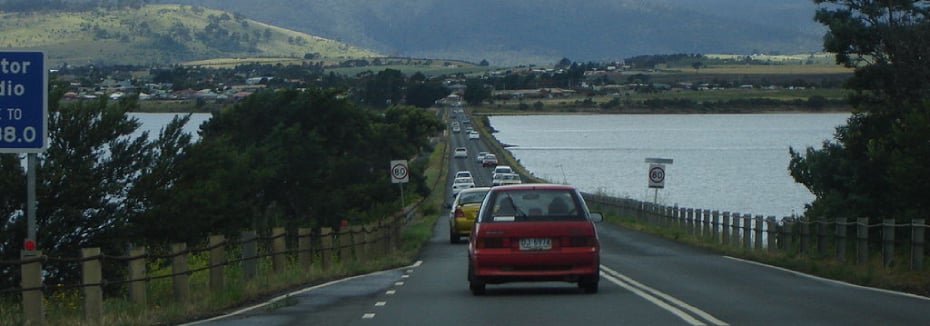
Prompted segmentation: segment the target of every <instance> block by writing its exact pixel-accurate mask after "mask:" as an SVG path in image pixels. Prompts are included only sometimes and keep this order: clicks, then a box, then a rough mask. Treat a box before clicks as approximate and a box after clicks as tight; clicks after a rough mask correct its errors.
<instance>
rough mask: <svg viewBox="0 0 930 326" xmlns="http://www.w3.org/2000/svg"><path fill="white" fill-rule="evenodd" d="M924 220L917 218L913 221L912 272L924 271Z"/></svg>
mask: <svg viewBox="0 0 930 326" xmlns="http://www.w3.org/2000/svg"><path fill="white" fill-rule="evenodd" d="M925 228H926V225H925V224H924V219H922V218H915V219H913V220H911V270H912V271H918V272H920V271H923V270H924V233H925V232H927V230H926V229H925Z"/></svg>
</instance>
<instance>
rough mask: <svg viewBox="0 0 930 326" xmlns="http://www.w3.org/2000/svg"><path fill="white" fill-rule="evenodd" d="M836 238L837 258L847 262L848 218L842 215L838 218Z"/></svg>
mask: <svg viewBox="0 0 930 326" xmlns="http://www.w3.org/2000/svg"><path fill="white" fill-rule="evenodd" d="M835 237H836V239H835V241H834V245H835V246H836V250H835V251H836V260H838V261H841V262H845V261H846V245H847V243H846V238H847V237H846V219H845V218H842V217H837V218H836V235H835Z"/></svg>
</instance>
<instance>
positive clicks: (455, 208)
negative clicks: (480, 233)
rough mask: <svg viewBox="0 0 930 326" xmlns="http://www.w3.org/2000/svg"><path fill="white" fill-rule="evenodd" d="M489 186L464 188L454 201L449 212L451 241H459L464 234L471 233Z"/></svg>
mask: <svg viewBox="0 0 930 326" xmlns="http://www.w3.org/2000/svg"><path fill="white" fill-rule="evenodd" d="M490 189H491V188H488V187H478V188H469V189H464V190H462V191H461V192H459V194H458V195H457V196H455V200H454V201H453V202H452V211H451V212H450V213H449V243H458V242H459V239H460V238H461V237H463V236H466V237H467V236H468V235H469V234H471V228H472V226H474V225H475V216H477V215H478V209H479V208H481V202H482V201H484V195H486V194H487V193H488V190H490Z"/></svg>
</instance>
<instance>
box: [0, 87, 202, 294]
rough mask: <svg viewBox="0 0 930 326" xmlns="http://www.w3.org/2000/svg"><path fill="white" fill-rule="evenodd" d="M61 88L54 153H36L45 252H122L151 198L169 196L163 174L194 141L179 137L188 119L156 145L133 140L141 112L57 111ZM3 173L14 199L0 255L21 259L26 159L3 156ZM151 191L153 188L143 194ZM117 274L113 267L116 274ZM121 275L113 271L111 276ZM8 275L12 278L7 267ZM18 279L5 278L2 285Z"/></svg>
mask: <svg viewBox="0 0 930 326" xmlns="http://www.w3.org/2000/svg"><path fill="white" fill-rule="evenodd" d="M62 89H63V87H62V85H57V86H55V87H54V88H53V90H52V91H51V92H50V95H49V96H50V98H51V99H52V100H50V101H49V118H48V128H49V147H48V149H47V150H46V151H45V152H44V153H42V154H40V155H38V162H37V168H36V176H37V177H36V201H37V203H38V205H37V211H36V230H37V238H38V239H37V242H38V247H39V249H40V250H43V252H45V253H46V254H49V255H55V256H65V257H78V256H80V251H79V250H80V249H81V248H89V247H100V248H102V249H103V251H104V252H112V253H121V252H123V251H124V250H125V248H126V244H127V243H129V242H130V241H131V240H132V239H133V234H132V233H131V232H126V231H127V229H128V228H130V225H132V224H133V223H134V221H136V219H137V218H138V217H139V216H140V215H141V214H142V212H144V211H145V210H146V209H147V208H149V205H150V204H151V202H150V198H151V196H159V195H163V194H164V192H165V191H166V190H167V189H165V187H162V186H159V184H164V183H170V182H171V178H170V176H169V175H167V174H164V172H166V167H168V166H171V165H172V164H173V161H174V160H175V159H176V157H177V155H178V154H179V152H181V151H182V148H183V147H184V146H186V145H187V142H188V141H189V140H190V138H189V137H185V136H184V135H183V134H181V133H180V130H181V127H182V126H183V125H184V123H186V118H176V119H175V120H174V121H173V122H172V123H171V124H169V125H168V126H166V127H165V128H164V129H163V130H162V134H161V135H159V137H158V138H156V139H154V140H150V139H149V135H148V133H147V132H143V133H141V135H134V133H135V132H136V130H137V129H138V127H139V121H138V120H137V119H135V118H130V117H129V116H128V115H126V112H128V111H130V110H131V109H132V108H134V107H136V106H137V103H136V100H135V99H133V98H126V99H123V100H120V101H118V102H115V103H114V102H110V101H108V100H107V99H106V98H102V99H100V100H93V101H81V102H77V103H75V104H74V105H70V106H66V107H59V105H58V103H59V102H58V100H57V99H60V98H61V95H62V94H63V92H62V91H61V90H62ZM2 157H3V158H2V160H0V164H2V165H3V171H5V172H4V174H3V175H2V176H0V178H2V181H0V183H2V184H4V185H8V186H10V188H4V189H11V191H10V192H11V193H12V195H8V197H5V198H3V202H2V205H3V206H2V207H0V212H2V214H3V215H2V216H5V217H7V218H5V219H3V220H2V222H3V223H2V224H0V230H2V232H0V234H3V235H4V236H2V237H0V257H2V259H17V258H18V257H19V250H20V249H21V247H20V244H21V243H22V241H23V239H24V238H25V233H26V225H25V224H26V221H25V217H24V215H25V205H26V203H25V198H23V197H25V196H21V195H19V194H23V195H25V186H24V185H22V183H23V180H25V179H24V178H22V176H23V175H25V172H24V171H23V167H22V166H20V158H19V156H17V155H14V154H4V155H2ZM145 188H149V189H145ZM111 270H113V269H111ZM113 271H115V270H113ZM0 273H2V274H4V275H12V274H15V273H11V271H10V270H9V269H8V268H6V267H4V268H3V270H0ZM46 273H47V274H46V275H45V279H46V281H45V282H46V283H49V284H54V283H63V284H73V283H76V280H77V279H78V278H79V276H80V274H79V273H80V269H79V268H78V266H77V265H76V264H69V265H62V266H58V265H49V266H47V268H46ZM13 281H14V280H12V279H9V278H4V279H3V281H0V282H2V283H0V287H6V286H11V285H12V284H15V283H12V282H13Z"/></svg>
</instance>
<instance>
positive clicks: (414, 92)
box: [406, 77, 449, 108]
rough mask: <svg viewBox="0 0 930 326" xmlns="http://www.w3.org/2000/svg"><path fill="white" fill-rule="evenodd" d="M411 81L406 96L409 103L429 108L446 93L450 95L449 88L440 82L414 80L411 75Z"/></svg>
mask: <svg viewBox="0 0 930 326" xmlns="http://www.w3.org/2000/svg"><path fill="white" fill-rule="evenodd" d="M410 81H411V83H409V84H408V86H407V92H406V98H407V104H410V105H413V106H416V107H420V108H428V107H431V106H433V104H435V103H436V100H439V99H441V98H443V97H446V95H449V89H447V88H446V87H445V86H443V85H442V84H441V83H439V82H414V79H413V78H412V77H411V80H410Z"/></svg>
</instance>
